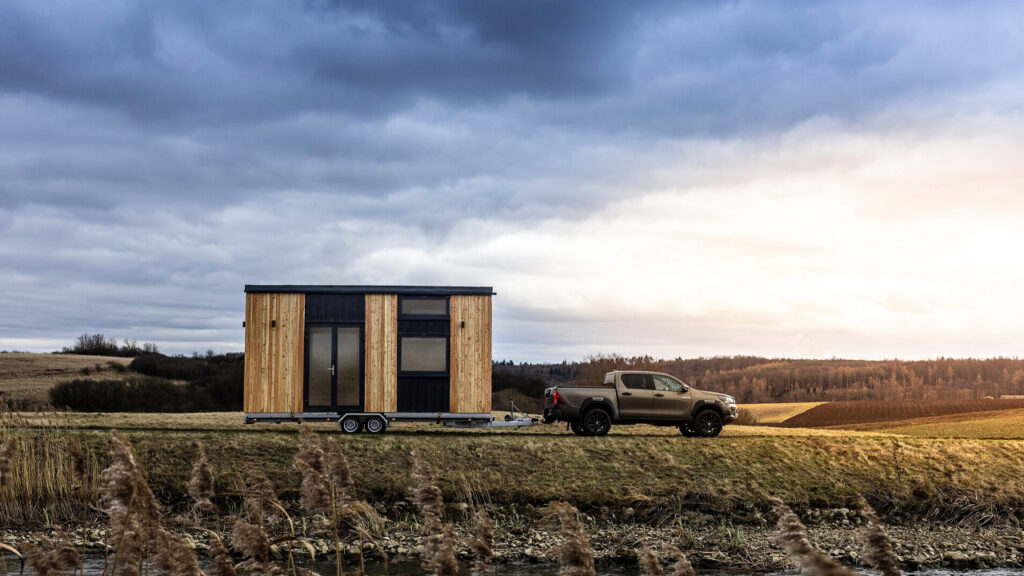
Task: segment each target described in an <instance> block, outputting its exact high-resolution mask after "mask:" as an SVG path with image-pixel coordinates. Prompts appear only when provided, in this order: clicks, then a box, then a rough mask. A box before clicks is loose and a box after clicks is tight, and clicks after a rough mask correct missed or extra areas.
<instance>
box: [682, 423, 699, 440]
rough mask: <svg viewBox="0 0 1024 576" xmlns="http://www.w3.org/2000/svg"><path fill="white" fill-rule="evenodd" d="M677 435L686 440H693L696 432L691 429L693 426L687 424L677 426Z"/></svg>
mask: <svg viewBox="0 0 1024 576" xmlns="http://www.w3.org/2000/svg"><path fill="white" fill-rule="evenodd" d="M679 433H680V434H682V435H683V436H686V437H687V438H693V437H694V436H696V435H697V431H696V430H694V429H693V424H692V423H690V422H687V423H686V424H680V425H679Z"/></svg>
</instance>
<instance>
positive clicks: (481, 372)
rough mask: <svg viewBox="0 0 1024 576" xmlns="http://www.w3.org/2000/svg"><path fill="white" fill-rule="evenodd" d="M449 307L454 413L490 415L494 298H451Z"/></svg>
mask: <svg viewBox="0 0 1024 576" xmlns="http://www.w3.org/2000/svg"><path fill="white" fill-rule="evenodd" d="M450 305H451V308H450V310H451V358H450V361H449V369H450V373H451V381H450V384H449V385H450V388H449V391H450V393H449V397H450V401H451V411H452V412H463V413H486V412H490V411H491V297H490V296H452V297H451V300H450ZM463 323H465V325H463Z"/></svg>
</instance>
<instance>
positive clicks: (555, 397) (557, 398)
mask: <svg viewBox="0 0 1024 576" xmlns="http://www.w3.org/2000/svg"><path fill="white" fill-rule="evenodd" d="M561 403H562V395H561V394H559V393H558V390H555V391H554V392H552V393H551V405H552V406H558V405H559V404H561Z"/></svg>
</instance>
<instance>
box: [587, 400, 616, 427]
mask: <svg viewBox="0 0 1024 576" xmlns="http://www.w3.org/2000/svg"><path fill="white" fill-rule="evenodd" d="M591 408H602V409H604V411H605V412H607V413H608V415H609V416H611V417H612V421H613V422H614V421H616V420H618V419H619V415H618V414H617V413H616V411H615V407H614V406H612V403H611V402H609V401H608V400H607V399H605V398H601V399H600V400H595V399H593V398H587V399H586V400H584V401H583V403H582V404H580V412H579V417H580V418H582V417H583V415H584V414H586V413H587V410H590V409H591Z"/></svg>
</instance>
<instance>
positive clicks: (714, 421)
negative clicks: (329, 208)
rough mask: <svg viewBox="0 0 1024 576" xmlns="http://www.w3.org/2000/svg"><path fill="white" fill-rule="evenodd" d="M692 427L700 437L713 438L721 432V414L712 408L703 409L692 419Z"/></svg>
mask: <svg viewBox="0 0 1024 576" xmlns="http://www.w3.org/2000/svg"><path fill="white" fill-rule="evenodd" d="M693 429H694V430H696V431H697V435H698V436H700V437H701V438H714V437H715V436H718V435H719V434H720V433H721V432H722V415H721V414H719V413H718V412H715V411H714V410H704V411H703V412H700V413H699V414H697V417H696V418H694V419H693Z"/></svg>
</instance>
